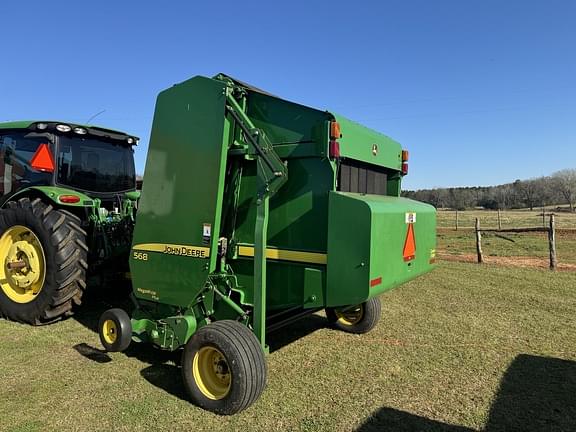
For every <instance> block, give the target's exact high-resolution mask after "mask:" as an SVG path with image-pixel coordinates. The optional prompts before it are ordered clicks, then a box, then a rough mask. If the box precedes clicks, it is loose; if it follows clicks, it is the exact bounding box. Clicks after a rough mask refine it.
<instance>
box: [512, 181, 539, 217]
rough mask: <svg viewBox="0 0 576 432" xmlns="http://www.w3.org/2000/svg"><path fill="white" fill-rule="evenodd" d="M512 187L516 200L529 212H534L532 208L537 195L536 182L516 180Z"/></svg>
mask: <svg viewBox="0 0 576 432" xmlns="http://www.w3.org/2000/svg"><path fill="white" fill-rule="evenodd" d="M512 186H513V187H514V190H515V191H516V195H517V197H518V200H519V201H521V202H522V204H524V205H525V206H526V207H529V208H530V210H534V206H535V205H536V202H537V195H538V186H539V185H538V182H537V180H535V179H531V180H524V181H522V180H516V181H515V182H514V183H513V184H512Z"/></svg>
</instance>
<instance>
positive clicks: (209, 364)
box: [192, 346, 232, 400]
mask: <svg viewBox="0 0 576 432" xmlns="http://www.w3.org/2000/svg"><path fill="white" fill-rule="evenodd" d="M192 372H193V374H194V381H195V382H196V385H197V386H198V388H199V389H200V391H201V392H202V394H204V396H206V397H207V398H208V399H212V400H219V399H223V398H224V397H226V395H228V393H229V392H230V386H231V384H232V373H231V372H230V368H229V367H228V362H227V361H226V357H224V355H223V354H222V353H221V352H220V351H219V350H217V349H216V348H214V347H210V346H205V347H202V348H200V350H199V351H198V352H197V353H196V355H195V356H194V361H193V364H192Z"/></svg>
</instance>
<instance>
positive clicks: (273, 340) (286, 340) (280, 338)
mask: <svg viewBox="0 0 576 432" xmlns="http://www.w3.org/2000/svg"><path fill="white" fill-rule="evenodd" d="M327 326H328V321H327V320H326V318H324V317H322V316H319V315H316V314H313V315H307V316H306V317H304V318H301V319H299V320H298V321H295V322H293V323H292V324H290V325H287V326H286V327H282V328H280V329H278V330H275V331H273V332H271V333H268V334H267V335H266V342H267V343H268V346H269V348H270V353H274V352H275V351H278V350H280V349H282V348H283V347H285V346H286V345H290V344H291V343H292V342H295V341H297V340H298V339H302V338H303V337H305V336H308V335H309V334H311V333H314V332H315V331H317V330H320V329H323V328H326V327H327Z"/></svg>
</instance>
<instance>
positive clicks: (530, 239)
mask: <svg viewBox="0 0 576 432" xmlns="http://www.w3.org/2000/svg"><path fill="white" fill-rule="evenodd" d="M502 236H503V237H506V238H502V237H497V236H496V235H494V234H493V233H483V234H482V251H483V253H484V255H485V256H488V257H490V256H495V257H539V258H542V259H544V260H547V259H548V255H549V246H548V234H546V233H521V234H516V233H502ZM507 239H508V240H507ZM511 240H513V241H511ZM437 241H438V251H439V253H440V254H441V255H442V254H445V255H466V254H474V255H475V254H476V235H475V233H474V231H471V230H459V231H453V230H440V231H439V232H438V235H437ZM556 252H557V257H558V262H559V263H561V264H576V233H569V232H558V233H557V235H556Z"/></svg>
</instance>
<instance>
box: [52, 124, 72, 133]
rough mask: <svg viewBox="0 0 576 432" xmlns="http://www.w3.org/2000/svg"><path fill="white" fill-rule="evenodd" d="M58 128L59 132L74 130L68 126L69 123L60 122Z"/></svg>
mask: <svg viewBox="0 0 576 432" xmlns="http://www.w3.org/2000/svg"><path fill="white" fill-rule="evenodd" d="M56 130H57V131H58V132H70V131H71V130H72V128H71V127H70V126H68V125H67V124H59V125H56Z"/></svg>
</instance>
